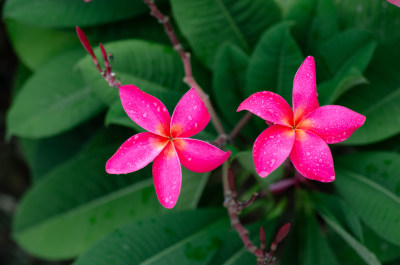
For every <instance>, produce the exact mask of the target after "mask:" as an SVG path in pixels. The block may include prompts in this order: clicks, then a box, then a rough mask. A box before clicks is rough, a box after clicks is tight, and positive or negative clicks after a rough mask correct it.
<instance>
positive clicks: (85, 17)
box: [3, 0, 165, 27]
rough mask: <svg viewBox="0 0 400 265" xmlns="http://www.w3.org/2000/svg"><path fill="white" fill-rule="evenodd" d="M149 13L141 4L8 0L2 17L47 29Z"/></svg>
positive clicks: (128, 0) (126, 0)
mask: <svg viewBox="0 0 400 265" xmlns="http://www.w3.org/2000/svg"><path fill="white" fill-rule="evenodd" d="M158 2H165V1H158ZM146 12H148V7H147V6H146V5H145V4H144V3H143V1H141V0H114V1H111V2H110V1H108V0H96V1H91V2H90V3H85V2H84V1H83V0H82V1H81V0H36V1H30V0H8V1H6V3H5V4H4V11H3V17H4V18H12V19H15V20H17V21H20V22H24V23H27V24H32V25H38V26H45V27H75V26H76V25H80V26H89V25H96V24H105V23H107V22H112V21H118V20H122V19H126V18H129V17H133V16H135V15H139V14H143V13H146Z"/></svg>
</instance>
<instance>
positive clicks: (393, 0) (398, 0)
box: [387, 0, 400, 7]
mask: <svg viewBox="0 0 400 265" xmlns="http://www.w3.org/2000/svg"><path fill="white" fill-rule="evenodd" d="M387 1H388V2H389V3H391V4H393V5H396V6H398V7H400V0H387Z"/></svg>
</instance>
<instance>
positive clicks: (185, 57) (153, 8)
mask: <svg viewBox="0 0 400 265" xmlns="http://www.w3.org/2000/svg"><path fill="white" fill-rule="evenodd" d="M143 2H144V3H145V4H146V5H147V6H148V7H149V8H150V15H152V16H153V17H155V18H156V19H157V20H158V22H159V23H161V24H163V26H164V29H165V32H166V33H167V35H168V38H169V39H170V41H171V43H172V46H173V47H174V49H175V50H176V51H177V52H178V54H179V55H180V57H181V59H182V63H183V68H184V70H185V77H184V79H183V81H184V82H185V83H186V84H187V85H188V86H190V87H193V88H194V89H195V90H196V92H197V94H199V96H200V97H201V99H202V100H203V102H204V105H205V106H206V108H207V110H208V112H209V113H210V116H211V122H212V124H213V125H214V128H215V130H216V131H217V132H218V134H219V138H222V139H223V140H224V141H225V139H226V138H227V136H226V133H225V130H224V128H223V126H222V124H221V122H220V120H219V118H218V116H217V113H216V112H215V110H214V107H213V106H212V104H211V102H210V99H209V97H208V95H207V94H206V93H205V92H204V91H203V89H202V88H201V87H200V86H199V84H198V83H197V82H196V79H195V78H194V77H193V74H192V66H191V63H190V54H189V53H187V52H186V51H185V50H184V49H183V46H182V44H181V43H180V42H179V40H178V38H177V37H176V34H175V31H174V29H173V27H172V25H171V22H170V20H169V17H167V16H165V15H164V14H163V13H161V11H160V10H159V9H158V7H157V5H156V4H155V3H154V0H143Z"/></svg>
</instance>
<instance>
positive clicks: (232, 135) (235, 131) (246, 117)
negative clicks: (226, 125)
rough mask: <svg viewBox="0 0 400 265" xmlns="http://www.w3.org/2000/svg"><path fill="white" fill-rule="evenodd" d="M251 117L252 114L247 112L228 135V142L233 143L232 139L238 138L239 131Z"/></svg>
mask: <svg viewBox="0 0 400 265" xmlns="http://www.w3.org/2000/svg"><path fill="white" fill-rule="evenodd" d="M251 117H253V114H252V113H251V112H247V113H246V114H245V115H244V116H243V117H242V118H241V119H240V120H239V122H238V123H237V124H236V126H235V127H234V128H233V130H232V132H231V133H230V134H229V137H228V139H229V140H230V141H233V139H235V138H236V136H238V134H239V133H240V131H241V130H242V129H243V127H244V126H245V125H246V124H247V123H248V122H249V120H250V119H251Z"/></svg>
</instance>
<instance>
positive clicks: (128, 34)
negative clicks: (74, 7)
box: [81, 14, 171, 45]
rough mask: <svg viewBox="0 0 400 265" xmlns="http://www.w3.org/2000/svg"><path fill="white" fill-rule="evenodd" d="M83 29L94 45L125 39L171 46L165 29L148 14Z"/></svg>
mask: <svg viewBox="0 0 400 265" xmlns="http://www.w3.org/2000/svg"><path fill="white" fill-rule="evenodd" d="M132 25H135V26H134V27H133V26H132ZM81 29H82V30H83V32H85V35H86V36H87V38H88V39H89V41H90V43H91V44H92V45H98V43H100V42H101V43H107V42H112V41H117V40H124V39H142V40H146V41H152V42H158V43H163V44H166V45H171V41H170V40H169V38H168V35H167V34H165V30H164V27H163V26H162V25H161V24H160V23H159V22H158V21H157V19H155V18H154V17H152V16H149V15H147V14H146V15H143V16H139V17H134V18H130V19H124V20H122V21H118V22H113V23H108V24H102V25H98V26H95V27H93V26H92V27H81Z"/></svg>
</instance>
